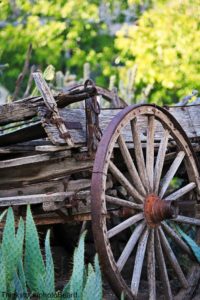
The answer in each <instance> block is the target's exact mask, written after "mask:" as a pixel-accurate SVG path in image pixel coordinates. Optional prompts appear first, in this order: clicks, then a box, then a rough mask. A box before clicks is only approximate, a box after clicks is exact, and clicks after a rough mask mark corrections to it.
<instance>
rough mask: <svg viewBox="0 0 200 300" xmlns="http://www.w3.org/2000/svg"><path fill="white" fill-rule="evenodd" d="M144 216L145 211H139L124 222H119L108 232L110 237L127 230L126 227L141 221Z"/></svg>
mask: <svg viewBox="0 0 200 300" xmlns="http://www.w3.org/2000/svg"><path fill="white" fill-rule="evenodd" d="M143 218H144V215H143V213H139V214H137V215H135V216H133V217H131V218H128V219H127V220H125V221H124V222H122V223H120V224H118V225H117V226H115V227H113V228H112V229H110V230H109V231H108V232H107V235H108V238H111V237H113V236H115V235H116V234H118V233H119V232H121V231H123V230H125V229H126V228H128V227H130V226H132V225H133V224H135V223H136V222H138V221H140V220H141V219H143Z"/></svg>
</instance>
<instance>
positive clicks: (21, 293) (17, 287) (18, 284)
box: [14, 273, 27, 300]
mask: <svg viewBox="0 0 200 300" xmlns="http://www.w3.org/2000/svg"><path fill="white" fill-rule="evenodd" d="M14 286H15V292H16V294H17V298H18V299H19V300H26V299H27V297H26V298H25V294H24V290H23V286H22V283H21V281H20V279H19V276H18V275H17V273H15V277H14Z"/></svg>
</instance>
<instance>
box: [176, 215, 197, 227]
mask: <svg viewBox="0 0 200 300" xmlns="http://www.w3.org/2000/svg"><path fill="white" fill-rule="evenodd" d="M173 221H175V222H178V223H186V224H191V225H196V226H200V220H199V219H195V218H190V217H185V216H181V215H178V216H177V217H176V218H174V219H173Z"/></svg>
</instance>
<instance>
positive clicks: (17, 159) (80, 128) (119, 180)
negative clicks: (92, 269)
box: [0, 73, 200, 299]
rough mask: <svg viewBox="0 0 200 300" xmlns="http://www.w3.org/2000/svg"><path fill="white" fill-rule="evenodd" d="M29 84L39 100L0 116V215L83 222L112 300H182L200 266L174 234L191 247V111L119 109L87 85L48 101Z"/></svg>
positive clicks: (194, 140) (197, 208) (194, 188)
mask: <svg viewBox="0 0 200 300" xmlns="http://www.w3.org/2000/svg"><path fill="white" fill-rule="evenodd" d="M33 76H34V79H35V82H36V85H37V87H38V90H39V91H40V93H41V96H38V97H29V98H26V99H22V100H19V101H16V102H13V103H10V104H5V105H3V106H1V107H0V126H1V135H0V178H1V181H0V207H1V209H4V208H5V207H7V206H10V205H12V206H13V207H14V210H15V214H16V215H19V216H20V215H22V216H23V215H24V211H25V205H27V204H31V207H32V211H33V215H34V219H35V222H36V224H43V225H44V224H57V223H65V222H72V221H73V220H75V221H86V220H92V228H93V235H94V241H95V246H96V250H97V252H98V254H99V257H100V261H101V265H102V269H103V272H104V274H105V275H106V276H107V278H108V280H109V282H110V285H111V286H112V288H113V290H114V292H115V293H116V295H117V296H118V297H120V295H121V293H122V292H124V294H125V296H126V298H127V299H136V298H140V297H142V295H143V297H142V299H145V296H144V295H146V294H148V299H158V298H157V296H156V295H164V297H165V299H190V298H191V297H192V295H193V292H194V290H195V288H196V286H197V283H198V281H199V278H200V266H199V263H198V262H197V260H196V258H195V256H194V254H193V252H192V250H191V248H190V247H189V246H188V244H187V243H186V241H185V240H184V239H183V238H182V236H181V235H180V234H179V232H180V230H181V232H185V233H186V234H187V235H189V236H190V237H191V238H192V239H193V240H194V241H196V242H197V243H198V242H199V241H200V240H199V239H200V235H199V226H200V178H199V169H198V155H199V150H200V148H199V140H200V107H199V106H198V105H196V106H192V105H191V106H185V107H184V106H175V107H165V108H161V107H158V106H156V105H146V104H143V105H131V106H127V105H126V103H125V102H124V101H123V100H122V99H120V98H118V97H117V95H116V94H115V93H114V92H111V91H108V90H106V89H102V88H100V87H96V86H95V85H94V84H93V82H92V81H90V80H87V81H86V83H85V84H84V85H76V86H74V87H73V88H71V89H68V90H67V91H63V92H62V93H59V94H57V95H53V94H52V92H51V91H50V89H49V87H48V85H47V84H46V82H45V81H44V79H43V78H42V76H41V74H40V73H34V74H33ZM98 97H101V98H104V99H106V100H107V101H108V102H109V103H110V104H111V105H112V108H107V109H103V108H101V109H100V105H99V101H98V99H97V98H98ZM80 101H85V105H84V106H83V107H82V108H68V105H70V104H71V103H74V102H80ZM1 226H3V224H1ZM143 292H145V293H143Z"/></svg>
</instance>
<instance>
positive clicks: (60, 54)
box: [0, 0, 128, 90]
mask: <svg viewBox="0 0 200 300" xmlns="http://www.w3.org/2000/svg"><path fill="white" fill-rule="evenodd" d="M120 2H121V1H115V6H114V5H113V4H112V1H111V0H110V1H100V2H99V1H97V0H96V1H93V0H76V1H74V0H68V1H65V0H51V1H48V0H40V1H38V0H35V1H34V0H2V1H1V2H0V20H1V21H0V61H1V63H7V62H9V65H10V67H9V70H8V71H7V72H5V73H4V76H3V77H2V78H1V79H2V80H3V83H4V84H5V85H6V86H7V87H8V88H9V89H11V90H12V89H13V88H14V83H15V80H16V78H17V76H18V74H19V73H20V71H21V69H22V66H23V62H24V60H25V54H26V51H27V48H28V45H29V44H30V43H32V46H33V56H32V62H33V63H35V64H37V65H40V66H41V67H43V68H44V67H46V66H47V65H48V64H53V65H54V66H55V67H56V68H57V69H61V70H62V71H65V69H66V68H69V69H70V71H72V72H75V73H76V74H77V75H79V76H80V74H81V75H82V67H83V64H84V63H85V62H89V63H90V64H91V69H92V70H95V74H94V77H95V79H96V80H97V81H98V83H100V84H105V80H108V77H109V76H110V74H111V72H113V70H114V67H113V65H114V60H115V56H116V50H115V46H114V35H113V34H111V32H110V30H111V29H110V27H109V26H111V25H112V22H113V20H111V21H112V22H111V23H110V22H107V21H108V19H109V17H108V16H110V15H112V13H113V12H114V13H113V19H115V21H117V22H118V19H120V18H121V11H122V9H121V6H123V7H124V8H127V7H128V6H127V5H128V4H127V3H126V1H125V2H124V4H121V3H120ZM103 10H104V11H103ZM108 13H109V14H108ZM106 18H107V19H106ZM121 21H123V20H122V18H121Z"/></svg>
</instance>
